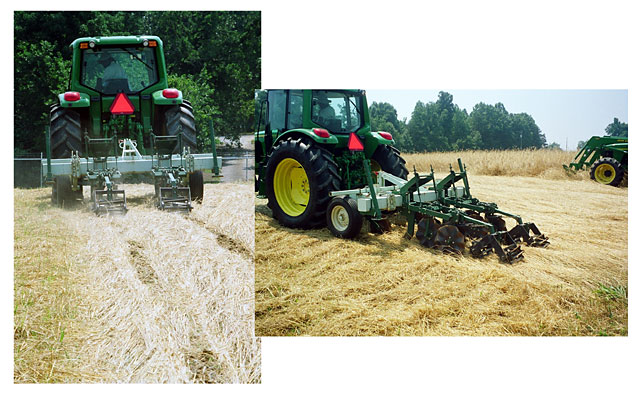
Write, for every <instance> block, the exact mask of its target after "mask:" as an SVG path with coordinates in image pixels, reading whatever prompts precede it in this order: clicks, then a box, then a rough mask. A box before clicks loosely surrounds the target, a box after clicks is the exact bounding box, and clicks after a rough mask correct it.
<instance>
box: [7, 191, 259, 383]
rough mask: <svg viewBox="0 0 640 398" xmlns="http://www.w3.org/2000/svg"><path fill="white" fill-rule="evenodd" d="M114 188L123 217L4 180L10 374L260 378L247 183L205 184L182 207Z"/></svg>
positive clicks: (97, 378)
mask: <svg viewBox="0 0 640 398" xmlns="http://www.w3.org/2000/svg"><path fill="white" fill-rule="evenodd" d="M120 187H121V188H124V189H125V191H126V193H127V202H128V207H129V212H128V213H127V214H126V216H124V217H97V216H96V215H94V214H93V213H92V212H90V211H89V205H88V203H86V201H87V199H86V197H87V196H88V192H87V188H85V203H84V204H80V205H78V206H77V207H75V208H73V209H64V210H63V209H59V208H56V207H52V205H51V203H50V195H51V194H50V188H48V189H47V188H43V189H16V190H14V195H15V201H14V203H15V214H14V219H15V231H14V234H15V257H14V264H15V265H14V267H15V268H14V270H15V272H14V275H15V293H14V294H15V296H14V301H15V311H14V321H15V325H14V382H16V383H24V382H27V383H28V382H70V383H78V382H83V383H86V382H100V383H102V382H117V383H152V382H154V383H155V382H171V383H176V382H177V383H190V382H195V383H258V382H260V378H261V348H260V340H259V339H256V338H255V337H254V320H253V315H254V289H253V284H254V267H253V262H254V259H253V253H254V227H253V226H254V217H253V212H254V209H253V201H252V197H253V192H252V186H251V185H249V184H216V185H212V184H207V185H205V199H204V202H203V203H202V204H195V203H194V207H195V208H194V210H193V211H192V212H191V214H189V215H184V214H177V213H168V212H161V211H159V210H157V209H155V207H154V199H153V186H152V185H147V184H131V185H127V184H124V185H121V186H120Z"/></svg>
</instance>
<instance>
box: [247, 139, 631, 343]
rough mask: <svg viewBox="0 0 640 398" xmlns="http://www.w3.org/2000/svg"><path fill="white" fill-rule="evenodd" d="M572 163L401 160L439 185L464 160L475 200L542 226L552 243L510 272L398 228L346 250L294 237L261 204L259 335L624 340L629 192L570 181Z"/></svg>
mask: <svg viewBox="0 0 640 398" xmlns="http://www.w3.org/2000/svg"><path fill="white" fill-rule="evenodd" d="M574 155H575V153H566V152H562V151H502V152H481V151H475V152H463V153H437V154H410V155H404V157H405V159H406V160H407V166H408V168H409V170H410V171H412V170H413V166H414V165H415V167H416V169H417V170H418V171H419V172H426V171H428V170H429V168H430V165H433V167H434V170H435V171H436V173H438V172H439V173H440V175H443V173H446V171H447V170H448V169H449V164H450V163H451V164H454V165H455V164H456V159H457V158H458V157H461V158H462V159H463V161H464V162H465V164H466V165H467V167H468V169H469V175H470V186H471V192H472V194H473V195H474V196H475V197H478V198H480V199H481V200H483V201H490V202H495V203H497V204H498V206H499V207H500V208H501V209H503V210H505V211H508V212H512V213H515V214H519V215H521V216H522V217H523V219H524V221H531V222H535V223H536V224H537V226H538V227H539V228H540V229H541V230H542V232H543V233H544V234H546V235H547V236H548V237H549V239H550V241H551V245H550V246H549V247H548V248H534V247H527V246H523V248H524V252H525V253H524V257H525V258H524V261H521V262H518V263H515V264H513V265H510V264H505V263H501V262H500V261H499V260H498V258H497V257H496V256H495V255H491V256H489V257H486V258H483V259H475V258H472V257H471V256H470V255H469V254H468V253H467V254H466V255H464V256H462V257H456V256H450V255H444V254H442V253H439V252H437V251H435V250H430V249H426V248H424V247H422V246H420V245H419V244H418V242H417V241H416V240H415V239H413V240H410V241H409V240H406V239H404V238H403V234H404V231H405V227H404V226H402V225H396V226H394V229H393V231H392V232H390V233H387V234H384V235H373V234H370V233H368V232H366V230H365V228H363V231H362V232H361V233H360V235H359V236H358V237H357V238H356V239H355V240H351V241H349V240H340V239H338V238H335V237H333V235H331V233H330V232H329V231H328V230H327V229H321V230H311V231H303V230H292V229H287V228H284V227H281V226H280V225H278V223H277V222H276V221H275V220H274V219H272V218H271V212H270V210H269V208H268V207H267V206H266V202H267V201H266V200H264V199H257V200H256V209H255V211H256V287H255V289H256V290H255V291H256V335H258V336H271V335H339V336H354V335H442V336H444V335H491V336H508V335H527V336H539V335H627V333H628V330H627V329H628V326H627V325H628V323H627V322H628V320H627V319H628V303H627V289H628V288H627V286H628V282H627V271H628V242H627V232H628V227H627V225H628V210H627V208H628V207H627V199H628V195H627V188H626V187H623V188H615V187H610V186H604V185H601V184H597V183H595V182H593V181H591V180H589V178H588V175H587V172H581V173H579V174H578V175H576V176H567V175H566V174H565V173H564V171H563V169H562V163H566V164H568V163H569V162H570V161H571V159H572V158H573V156H574ZM396 221H397V222H398V224H402V221H403V220H402V219H401V218H396Z"/></svg>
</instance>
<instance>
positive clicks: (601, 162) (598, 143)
mask: <svg viewBox="0 0 640 398" xmlns="http://www.w3.org/2000/svg"><path fill="white" fill-rule="evenodd" d="M628 148H629V140H628V138H626V137H598V136H594V137H591V138H590V139H589V141H587V143H586V144H585V145H584V146H583V147H582V149H580V151H579V152H578V154H577V155H576V157H575V159H574V160H575V162H573V163H570V164H569V166H567V165H563V167H564V169H565V170H566V171H567V172H571V173H575V172H577V171H579V170H583V169H584V168H587V167H591V171H590V177H591V179H592V180H595V181H597V182H599V183H601V184H606V185H611V186H614V187H617V186H619V185H620V184H621V183H622V181H623V179H624V177H625V175H626V174H627V173H628V169H629V163H628V157H627V153H628Z"/></svg>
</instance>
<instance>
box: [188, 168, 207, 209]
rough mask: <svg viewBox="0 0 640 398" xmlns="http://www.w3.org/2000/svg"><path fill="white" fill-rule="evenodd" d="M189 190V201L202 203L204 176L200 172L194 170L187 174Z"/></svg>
mask: <svg viewBox="0 0 640 398" xmlns="http://www.w3.org/2000/svg"><path fill="white" fill-rule="evenodd" d="M189 190H190V191H191V200H192V201H196V202H198V203H202V199H203V198H204V175H203V174H202V170H196V171H194V172H193V173H190V174H189Z"/></svg>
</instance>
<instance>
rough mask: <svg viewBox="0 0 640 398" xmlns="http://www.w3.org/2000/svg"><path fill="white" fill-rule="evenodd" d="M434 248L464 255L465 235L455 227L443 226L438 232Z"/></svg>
mask: <svg viewBox="0 0 640 398" xmlns="http://www.w3.org/2000/svg"><path fill="white" fill-rule="evenodd" d="M434 247H435V248H437V249H440V250H442V251H443V252H445V253H449V254H462V253H463V252H464V235H463V234H462V232H460V230H459V229H458V228H457V227H456V226H455V225H443V226H441V227H440V228H438V231H437V232H436V236H435V238H434Z"/></svg>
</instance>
